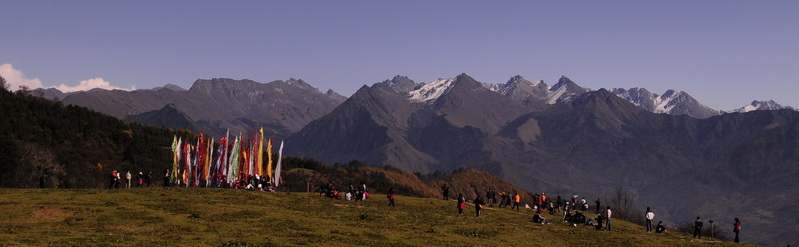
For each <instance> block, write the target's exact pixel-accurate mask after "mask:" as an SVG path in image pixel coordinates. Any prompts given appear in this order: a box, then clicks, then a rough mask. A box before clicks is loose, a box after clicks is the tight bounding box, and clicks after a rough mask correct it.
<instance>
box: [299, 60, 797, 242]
mask: <svg viewBox="0 0 799 247" xmlns="http://www.w3.org/2000/svg"><path fill="white" fill-rule="evenodd" d="M395 79H397V78H395ZM512 80H514V81H515V82H522V80H521V78H515V79H512ZM392 81H393V80H392ZM397 82H399V80H397ZM394 84H395V83H392V82H391V81H389V82H382V83H377V84H374V85H373V86H371V87H367V86H364V87H362V88H361V89H360V90H358V91H357V92H356V93H355V94H354V95H353V96H352V97H350V98H349V99H347V100H346V101H345V102H344V103H342V104H341V105H340V106H339V107H337V108H336V109H335V110H333V111H332V112H331V113H330V114H328V115H326V116H324V117H322V118H320V119H317V120H314V121H312V122H311V123H309V124H308V125H307V126H306V127H305V128H303V129H302V130H300V131H299V132H297V134H295V135H293V136H292V137H291V138H290V139H289V140H288V141H287V143H292V144H293V145H291V146H290V148H287V153H291V154H293V155H297V156H302V157H312V158H314V159H318V160H322V161H326V162H337V161H346V160H352V159H355V160H361V161H364V162H366V163H368V164H388V165H391V166H394V167H398V168H400V169H404V170H409V171H421V172H430V171H435V170H440V171H447V170H452V169H456V168H459V167H468V168H477V169H480V170H484V171H488V172H491V173H494V174H497V175H499V176H500V177H503V178H505V179H508V180H510V181H512V182H514V183H517V184H519V185H521V186H522V187H524V188H526V189H529V190H532V191H547V192H556V193H559V194H563V195H571V194H579V195H588V196H589V197H597V198H599V197H602V195H607V194H608V193H610V191H611V190H612V189H613V188H617V187H618V188H625V189H626V190H629V191H630V192H631V193H632V194H634V195H635V196H636V198H638V203H640V206H642V207H643V206H644V205H647V206H652V207H653V208H657V213H658V215H659V219H662V220H664V221H666V222H688V221H690V220H691V219H692V218H691V217H693V216H695V215H702V216H705V217H706V218H707V217H709V218H718V217H724V216H730V215H735V217H739V218H741V219H742V220H744V221H746V222H748V224H749V225H750V227H751V229H752V230H751V231H752V233H753V234H757V235H760V236H762V237H757V238H756V241H761V242H762V243H776V242H773V241H775V237H778V236H782V237H780V238H776V239H779V240H780V241H782V240H784V241H794V242H795V241H797V239H795V238H792V237H785V236H790V235H789V234H790V232H795V231H797V230H799V228H797V227H794V226H780V225H777V224H770V222H774V221H777V220H778V217H779V216H778V215H782V214H786V213H788V214H793V213H799V210H797V209H795V208H793V207H792V206H790V205H795V200H793V199H791V198H796V197H797V196H799V189H798V188H796V186H791V184H792V183H793V182H792V181H793V180H794V179H793V178H794V177H796V176H797V175H799V112H796V111H793V110H775V111H753V112H747V113H729V114H723V115H719V116H713V117H708V118H705V119H698V118H694V117H690V116H688V115H669V114H656V113H653V112H650V111H648V110H645V109H644V108H642V107H640V106H636V105H635V104H633V103H630V102H629V101H628V100H625V99H622V98H620V97H618V96H617V95H616V94H615V93H614V92H611V91H608V90H605V89H600V90H596V91H589V90H585V92H584V93H582V94H578V93H571V92H573V91H575V87H574V83H573V82H571V81H570V80H568V78H561V80H560V81H559V83H558V84H556V85H555V86H553V87H551V88H549V89H548V90H547V91H546V92H547V94H546V96H544V94H539V95H525V96H522V97H519V95H520V94H518V93H514V92H519V91H522V90H527V91H534V90H529V89H531V88H535V87H526V89H525V88H524V87H514V85H513V84H515V83H509V84H510V86H508V87H502V86H501V85H500V86H499V87H496V89H495V90H496V92H495V91H492V90H491V87H485V86H484V84H482V83H479V82H477V81H476V80H474V79H473V78H471V77H469V76H468V75H465V74H462V75H459V76H457V77H455V78H449V79H439V80H436V81H434V82H431V83H426V84H420V85H417V86H416V87H414V88H413V89H412V90H410V91H408V92H403V91H404V90H399V88H400V87H393V85H394ZM527 85H530V86H536V85H538V86H539V87H538V88H540V89H543V87H541V86H540V82H539V83H529V84H527ZM404 88H407V87H404ZM578 90H579V89H578ZM498 92H504V93H505V94H504V95H503V94H500V93H498ZM505 95H516V98H514V97H507V96H505ZM521 95H524V94H521ZM669 95H670V96H669V97H672V98H673V99H677V100H679V99H687V98H689V97H690V96H687V94H683V93H677V92H673V93H671V94H669ZM658 97H659V96H658ZM550 102H554V104H549V103H550ZM664 105H666V106H668V105H670V104H668V103H666V104H664ZM670 108H671V109H674V108H677V107H674V106H673V104H672V107H670ZM603 200H604V198H603ZM763 201H769V203H767V204H763V203H761V202H763ZM753 208H756V209H757V210H756V211H751V210H749V209H753Z"/></svg>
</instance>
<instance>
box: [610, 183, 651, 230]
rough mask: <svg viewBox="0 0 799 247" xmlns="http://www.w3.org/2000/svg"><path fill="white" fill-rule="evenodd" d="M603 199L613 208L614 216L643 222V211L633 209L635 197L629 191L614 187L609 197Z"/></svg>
mask: <svg viewBox="0 0 799 247" xmlns="http://www.w3.org/2000/svg"><path fill="white" fill-rule="evenodd" d="M605 201H606V202H608V203H609V205H610V207H611V209H612V210H613V216H614V218H618V219H622V220H626V221H630V222H633V223H636V224H643V213H641V211H640V210H636V209H635V198H634V196H633V194H632V193H631V192H630V191H627V190H625V189H623V188H621V187H616V188H614V189H613V192H611V194H610V198H605Z"/></svg>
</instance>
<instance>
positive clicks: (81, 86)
mask: <svg viewBox="0 0 799 247" xmlns="http://www.w3.org/2000/svg"><path fill="white" fill-rule="evenodd" d="M53 88H55V89H58V90H59V91H61V92H65V93H68V92H75V91H89V90H91V89H95V88H100V89H106V90H125V91H132V90H136V86H132V87H131V88H121V87H116V86H111V83H110V82H108V81H106V80H104V79H103V78H100V77H97V78H93V79H88V80H82V81H80V83H78V85H77V86H67V85H65V84H61V85H58V86H55V87H53Z"/></svg>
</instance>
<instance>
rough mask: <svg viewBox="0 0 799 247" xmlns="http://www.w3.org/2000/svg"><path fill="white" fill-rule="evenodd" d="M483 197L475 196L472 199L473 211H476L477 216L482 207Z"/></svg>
mask: <svg viewBox="0 0 799 247" xmlns="http://www.w3.org/2000/svg"><path fill="white" fill-rule="evenodd" d="M483 204H484V203H483V198H480V196H477V199H474V211H476V214H477V217H480V210H482V209H483Z"/></svg>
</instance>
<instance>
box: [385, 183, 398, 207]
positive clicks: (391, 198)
mask: <svg viewBox="0 0 799 247" xmlns="http://www.w3.org/2000/svg"><path fill="white" fill-rule="evenodd" d="M395 196H396V195H394V188H391V189H388V194H386V197H388V205H389V206H391V207H393V206H394V197H395Z"/></svg>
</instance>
